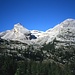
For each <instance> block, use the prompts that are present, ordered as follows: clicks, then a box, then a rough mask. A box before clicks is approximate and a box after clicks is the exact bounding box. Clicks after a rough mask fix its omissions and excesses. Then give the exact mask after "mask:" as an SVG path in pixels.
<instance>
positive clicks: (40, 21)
mask: <svg viewBox="0 0 75 75" xmlns="http://www.w3.org/2000/svg"><path fill="white" fill-rule="evenodd" d="M67 18H73V19H75V0H0V32H1V31H5V30H8V29H12V28H13V27H14V24H16V23H21V24H22V25H23V26H24V27H26V28H27V29H30V30H33V29H35V30H41V31H46V30H47V29H49V28H52V27H54V26H55V25H56V24H58V23H60V22H62V21H63V20H65V19H67Z"/></svg>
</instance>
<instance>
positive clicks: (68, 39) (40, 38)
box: [0, 19, 75, 75]
mask: <svg viewBox="0 0 75 75" xmlns="http://www.w3.org/2000/svg"><path fill="white" fill-rule="evenodd" d="M0 75H75V20H74V19H67V20H65V21H63V22H61V23H60V24H58V25H56V26H55V27H54V28H51V29H48V30H47V31H45V32H43V31H38V30H28V29H26V28H24V27H23V25H21V24H20V23H17V24H15V25H14V28H13V29H12V30H7V31H4V32H0Z"/></svg>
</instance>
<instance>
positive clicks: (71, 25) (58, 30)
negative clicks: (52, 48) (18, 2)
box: [0, 19, 75, 45]
mask: <svg viewBox="0 0 75 75" xmlns="http://www.w3.org/2000/svg"><path fill="white" fill-rule="evenodd" d="M60 36H61V37H60ZM67 36H68V37H67ZM72 36H73V37H72ZM74 36H75V20H74V19H66V20H65V21H63V22H61V23H60V24H58V25H56V26H55V27H54V28H51V29H48V30H47V31H46V32H42V31H38V30H28V29H26V28H25V27H23V25H22V24H21V23H17V24H15V25H14V28H13V29H12V30H9V31H6V32H1V33H0V38H2V39H6V40H7V39H9V40H18V41H21V42H25V43H32V42H33V43H36V44H40V45H41V44H42V45H43V44H44V43H46V44H47V43H49V42H51V41H53V40H54V39H55V38H56V39H57V40H59V41H61V40H62V39H63V41H66V40H67V39H68V40H69V38H70V40H69V41H73V39H74V38H75V37H74ZM34 38H35V39H34ZM74 41H75V39H74Z"/></svg>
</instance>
